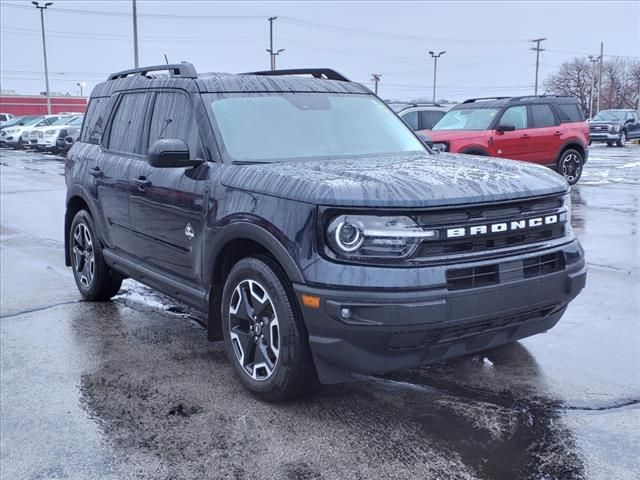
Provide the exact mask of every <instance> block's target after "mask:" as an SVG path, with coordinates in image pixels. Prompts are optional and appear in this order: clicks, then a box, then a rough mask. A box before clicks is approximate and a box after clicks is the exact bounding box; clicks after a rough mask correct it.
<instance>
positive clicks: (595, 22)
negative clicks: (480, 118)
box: [0, 0, 640, 100]
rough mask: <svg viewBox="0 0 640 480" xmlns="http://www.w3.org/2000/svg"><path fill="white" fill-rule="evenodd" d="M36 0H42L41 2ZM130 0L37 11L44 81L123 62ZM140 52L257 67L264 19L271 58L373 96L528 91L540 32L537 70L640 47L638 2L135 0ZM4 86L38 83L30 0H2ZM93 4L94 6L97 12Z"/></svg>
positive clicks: (37, 87)
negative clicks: (374, 83) (337, 77)
mask: <svg viewBox="0 0 640 480" xmlns="http://www.w3.org/2000/svg"><path fill="white" fill-rule="evenodd" d="M41 3H42V2H41ZM131 3H132V2H131V0H119V1H95V0H94V1H83V0H75V1H61V0H57V1H54V5H53V6H51V7H49V9H48V10H47V11H46V12H45V25H46V31H47V32H48V33H47V50H48V58H49V71H50V85H51V86H50V88H51V91H52V92H53V91H62V92H70V93H72V94H75V93H78V90H79V89H78V86H77V85H76V84H77V83H78V82H86V84H87V86H86V87H85V92H84V93H85V94H86V93H87V92H88V91H89V90H90V89H91V88H92V87H93V86H94V85H95V84H96V83H98V82H100V81H102V80H103V79H104V78H105V77H106V76H107V74H108V73H110V72H114V71H117V70H122V69H126V68H131V67H132V66H133V41H132V35H133V34H132V18H131ZM137 3H138V32H139V37H140V40H139V45H140V46H139V48H140V64H141V65H153V64H159V63H164V54H165V53H166V54H167V56H168V58H169V60H170V61H171V62H178V61H181V60H186V61H190V62H192V63H193V64H194V65H195V66H196V69H197V70H198V71H199V72H211V71H222V72H243V71H251V70H256V69H267V68H268V67H269V57H268V54H267V52H266V51H265V49H266V48H268V46H269V45H268V40H269V23H268V21H267V17H269V16H272V15H273V16H278V17H279V18H278V19H277V20H276V21H275V24H274V30H275V48H278V49H280V48H284V49H285V51H284V52H282V54H281V55H280V56H279V58H278V67H281V68H292V67H311V66H326V67H332V68H335V69H336V70H338V71H340V72H341V73H343V74H345V75H346V76H348V77H350V78H352V79H354V80H357V81H359V82H362V83H366V84H367V85H370V86H371V81H370V74H371V73H381V74H382V80H381V83H380V95H381V96H382V97H383V98H399V99H412V98H416V97H426V98H430V97H431V88H432V85H433V80H432V79H433V61H432V60H431V58H429V55H428V51H429V50H435V51H440V50H446V52H447V53H446V54H444V55H443V56H442V57H441V59H440V61H439V63H438V98H442V97H444V98H447V99H452V100H462V99H464V98H467V97H471V96H489V95H517V94H528V93H532V92H533V83H534V72H535V52H532V51H530V50H529V48H530V47H531V46H532V44H531V43H529V42H528V40H531V39H533V38H537V37H546V38H547V39H548V40H547V41H545V42H544V43H543V47H545V48H546V49H547V51H545V52H543V53H542V55H541V70H540V77H541V81H542V80H543V79H544V78H545V77H546V76H547V75H548V74H549V73H551V72H552V71H553V70H554V69H555V68H556V67H557V66H558V65H559V64H560V63H562V62H563V61H565V60H568V59H571V58H572V57H574V56H584V55H588V54H598V53H599V48H600V41H604V42H605V55H618V56H628V57H636V58H637V59H640V2H639V1H637V0H636V1H629V2H613V1H603V2H596V1H592V2H586V1H585V2H578V1H569V2H559V1H553V2H542V1H538V2H517V1H514V2H480V1H474V2H446V3H444V2H407V3H403V2H302V1H298V2H266V1H264V2H239V1H236V2H209V1H199V2H196V1H168V0H165V1H145V0H138V2H137ZM0 5H1V11H0V18H1V20H0V22H1V29H2V31H1V38H0V40H1V42H0V43H1V46H0V62H1V70H2V72H1V74H2V76H1V83H2V85H1V86H2V89H3V90H4V89H12V90H16V91H17V92H18V93H24V94H27V93H29V94H33V93H38V92H41V91H43V90H44V74H43V73H42V72H43V70H44V67H43V62H42V44H41V37H40V17H39V14H38V11H37V10H36V9H35V8H34V7H33V6H32V5H31V2H30V1H18V0H12V1H4V0H1V1H0ZM95 12H101V13H95Z"/></svg>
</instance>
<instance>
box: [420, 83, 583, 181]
mask: <svg viewBox="0 0 640 480" xmlns="http://www.w3.org/2000/svg"><path fill="white" fill-rule="evenodd" d="M425 133H426V135H427V136H428V137H430V139H431V140H432V141H433V147H434V148H435V149H436V150H441V151H447V152H454V153H468V154H473V155H485V156H491V157H499V158H508V159H513V160H524V161H527V162H534V163H539V164H542V165H546V166H548V167H551V168H553V169H554V170H556V171H557V172H558V173H561V174H562V175H564V177H565V178H566V179H567V181H568V182H569V184H571V185H573V184H574V183H576V182H577V181H578V180H579V179H580V175H581V174H582V169H583V166H584V163H585V162H586V160H587V156H588V153H589V127H588V126H587V123H586V122H585V120H584V115H583V113H582V111H581V109H580V106H579V104H578V101H577V99H575V98H574V97H566V96H556V95H540V96H527V97H498V98H477V99H470V100H466V101H464V102H463V103H460V104H458V105H456V106H455V107H453V108H452V109H451V110H449V111H448V112H447V114H446V115H445V116H444V117H442V118H441V119H440V120H439V121H438V123H436V124H435V125H434V126H433V129H431V130H428V131H425Z"/></svg>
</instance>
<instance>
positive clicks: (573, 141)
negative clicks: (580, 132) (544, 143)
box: [555, 137, 587, 165]
mask: <svg viewBox="0 0 640 480" xmlns="http://www.w3.org/2000/svg"><path fill="white" fill-rule="evenodd" d="M569 147H580V149H581V150H582V151H583V152H585V153H584V154H583V155H582V157H583V158H582V163H587V155H586V152H587V146H586V145H584V144H583V143H582V142H581V141H580V139H578V138H575V137H574V138H568V139H567V140H565V141H564V142H563V143H562V145H560V148H559V149H558V155H557V156H556V161H555V164H556V165H558V162H559V161H560V157H561V156H562V153H563V152H564V151H565V150H566V149H567V148H569Z"/></svg>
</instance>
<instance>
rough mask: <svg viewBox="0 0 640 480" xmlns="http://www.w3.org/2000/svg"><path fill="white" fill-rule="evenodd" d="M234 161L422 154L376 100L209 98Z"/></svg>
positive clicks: (366, 97) (292, 96) (345, 96)
mask: <svg viewBox="0 0 640 480" xmlns="http://www.w3.org/2000/svg"><path fill="white" fill-rule="evenodd" d="M208 99H209V101H210V102H211V109H210V114H211V119H212V122H213V123H214V126H215V127H216V129H217V133H218V134H219V136H220V137H221V139H222V144H223V147H224V150H225V153H226V155H228V156H229V157H230V158H231V159H232V160H238V161H253V162H269V161H278V160H285V159H302V158H318V157H320V158H326V157H345V156H358V155H376V154H389V153H400V152H411V151H421V152H424V151H425V148H424V146H423V145H422V143H421V142H420V141H419V140H418V139H417V138H416V137H415V135H414V134H413V133H412V132H411V130H410V129H409V128H408V127H407V126H406V125H405V123H404V122H403V121H402V120H400V119H399V118H398V117H397V116H396V115H394V114H393V112H391V111H390V110H389V109H388V108H387V107H386V105H385V104H384V103H382V102H381V101H380V100H378V99H377V98H376V97H374V96H373V95H349V94H330V93H276V94H273V93H252V94H224V95H221V94H209V95H208Z"/></svg>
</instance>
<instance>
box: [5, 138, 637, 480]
mask: <svg viewBox="0 0 640 480" xmlns="http://www.w3.org/2000/svg"><path fill="white" fill-rule="evenodd" d="M0 157H1V161H0V163H1V166H0V172H1V177H0V178H1V184H0V186H1V198H0V204H1V216H0V240H1V244H0V255H1V256H0V261H1V263H0V267H1V276H0V280H1V281H0V287H1V290H0V295H1V318H0V478H2V479H6V480H13V479H25V480H26V479H33V480H36V479H38V480H44V479H47V480H48V479H92V480H93V479H154V480H155V479H159V480H178V479H290V480H307V479H341V480H342V479H500V480H501V479H507V480H511V479H536V480H537V479H540V480H552V479H603V480H604V479H607V480H608V479H615V480H627V479H629V480H631V479H638V478H640V244H639V238H638V220H639V218H640V216H639V211H640V146H638V145H633V146H631V145H630V146H627V147H626V148H606V147H603V146H594V147H592V149H591V158H590V161H589V162H588V163H587V165H586V167H585V172H584V175H583V178H582V180H581V182H580V183H579V185H578V186H576V187H574V188H573V190H572V199H573V204H574V215H573V224H574V227H575V229H576V232H577V234H578V236H579V237H580V240H581V241H582V243H583V245H584V247H585V249H586V252H587V256H588V262H589V274H588V275H589V277H588V281H587V287H586V289H585V290H584V292H583V293H582V294H581V295H580V296H579V297H578V298H577V299H576V300H575V301H574V302H573V303H572V304H571V305H570V306H569V309H568V311H567V313H566V314H565V316H564V317H563V319H562V320H561V321H560V323H559V324H558V325H557V326H556V327H555V328H554V329H552V330H551V331H549V332H547V333H546V334H542V335H538V336H535V337H532V338H529V339H526V340H524V341H521V342H519V343H516V344H513V345H509V346H506V347H502V348H499V349H495V350H492V351H489V352H486V353H484V354H481V355H475V356H470V357H465V358H461V359H456V360H453V361H449V362H446V363H441V364H436V365H432V366H427V367H422V368H418V369H414V370H410V371H406V372H400V373H396V374H393V375H388V376H385V377H366V376H363V377H359V378H358V379H357V380H356V381H354V382H352V383H349V384H344V385H337V386H330V387H327V386H325V387H316V388H315V390H314V391H313V392H311V394H310V395H309V396H308V397H307V398H304V399H301V400H297V401H294V402H290V403H285V404H280V405H270V404H266V403H263V402H260V401H258V400H256V399H255V398H253V397H252V396H251V395H250V394H248V393H247V392H245V391H244V390H243V389H242V387H241V386H240V385H239V383H238V382H237V381H235V379H234V377H233V372H232V370H231V368H230V366H229V364H228V362H227V359H226V356H225V353H224V351H223V348H222V346H221V345H220V344H217V343H208V342H207V341H206V336H205V331H204V328H203V326H202V324H201V322H202V318H201V316H200V315H198V314H197V313H195V312H192V311H189V309H187V308H186V307H185V306H184V305H181V304H179V303H176V302H175V301H173V300H171V299H168V298H166V297H163V296H161V295H158V294H156V293H154V292H152V291H151V290H149V289H148V288H146V287H144V286H142V285H140V284H137V283H135V282H133V281H130V280H127V281H126V282H125V284H124V287H123V290H122V291H121V292H120V294H119V295H118V296H117V297H116V298H115V299H114V300H113V301H111V302H106V303H88V302H83V301H81V299H80V296H79V294H78V293H77V291H76V288H75V284H74V282H73V278H72V275H71V272H70V270H69V269H67V268H65V266H64V258H63V228H62V227H63V214H64V194H65V186H64V176H63V173H64V168H63V167H64V164H63V160H62V159H60V158H58V157H55V156H51V155H42V154H37V153H29V152H16V151H10V150H2V151H1V152H0Z"/></svg>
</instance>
